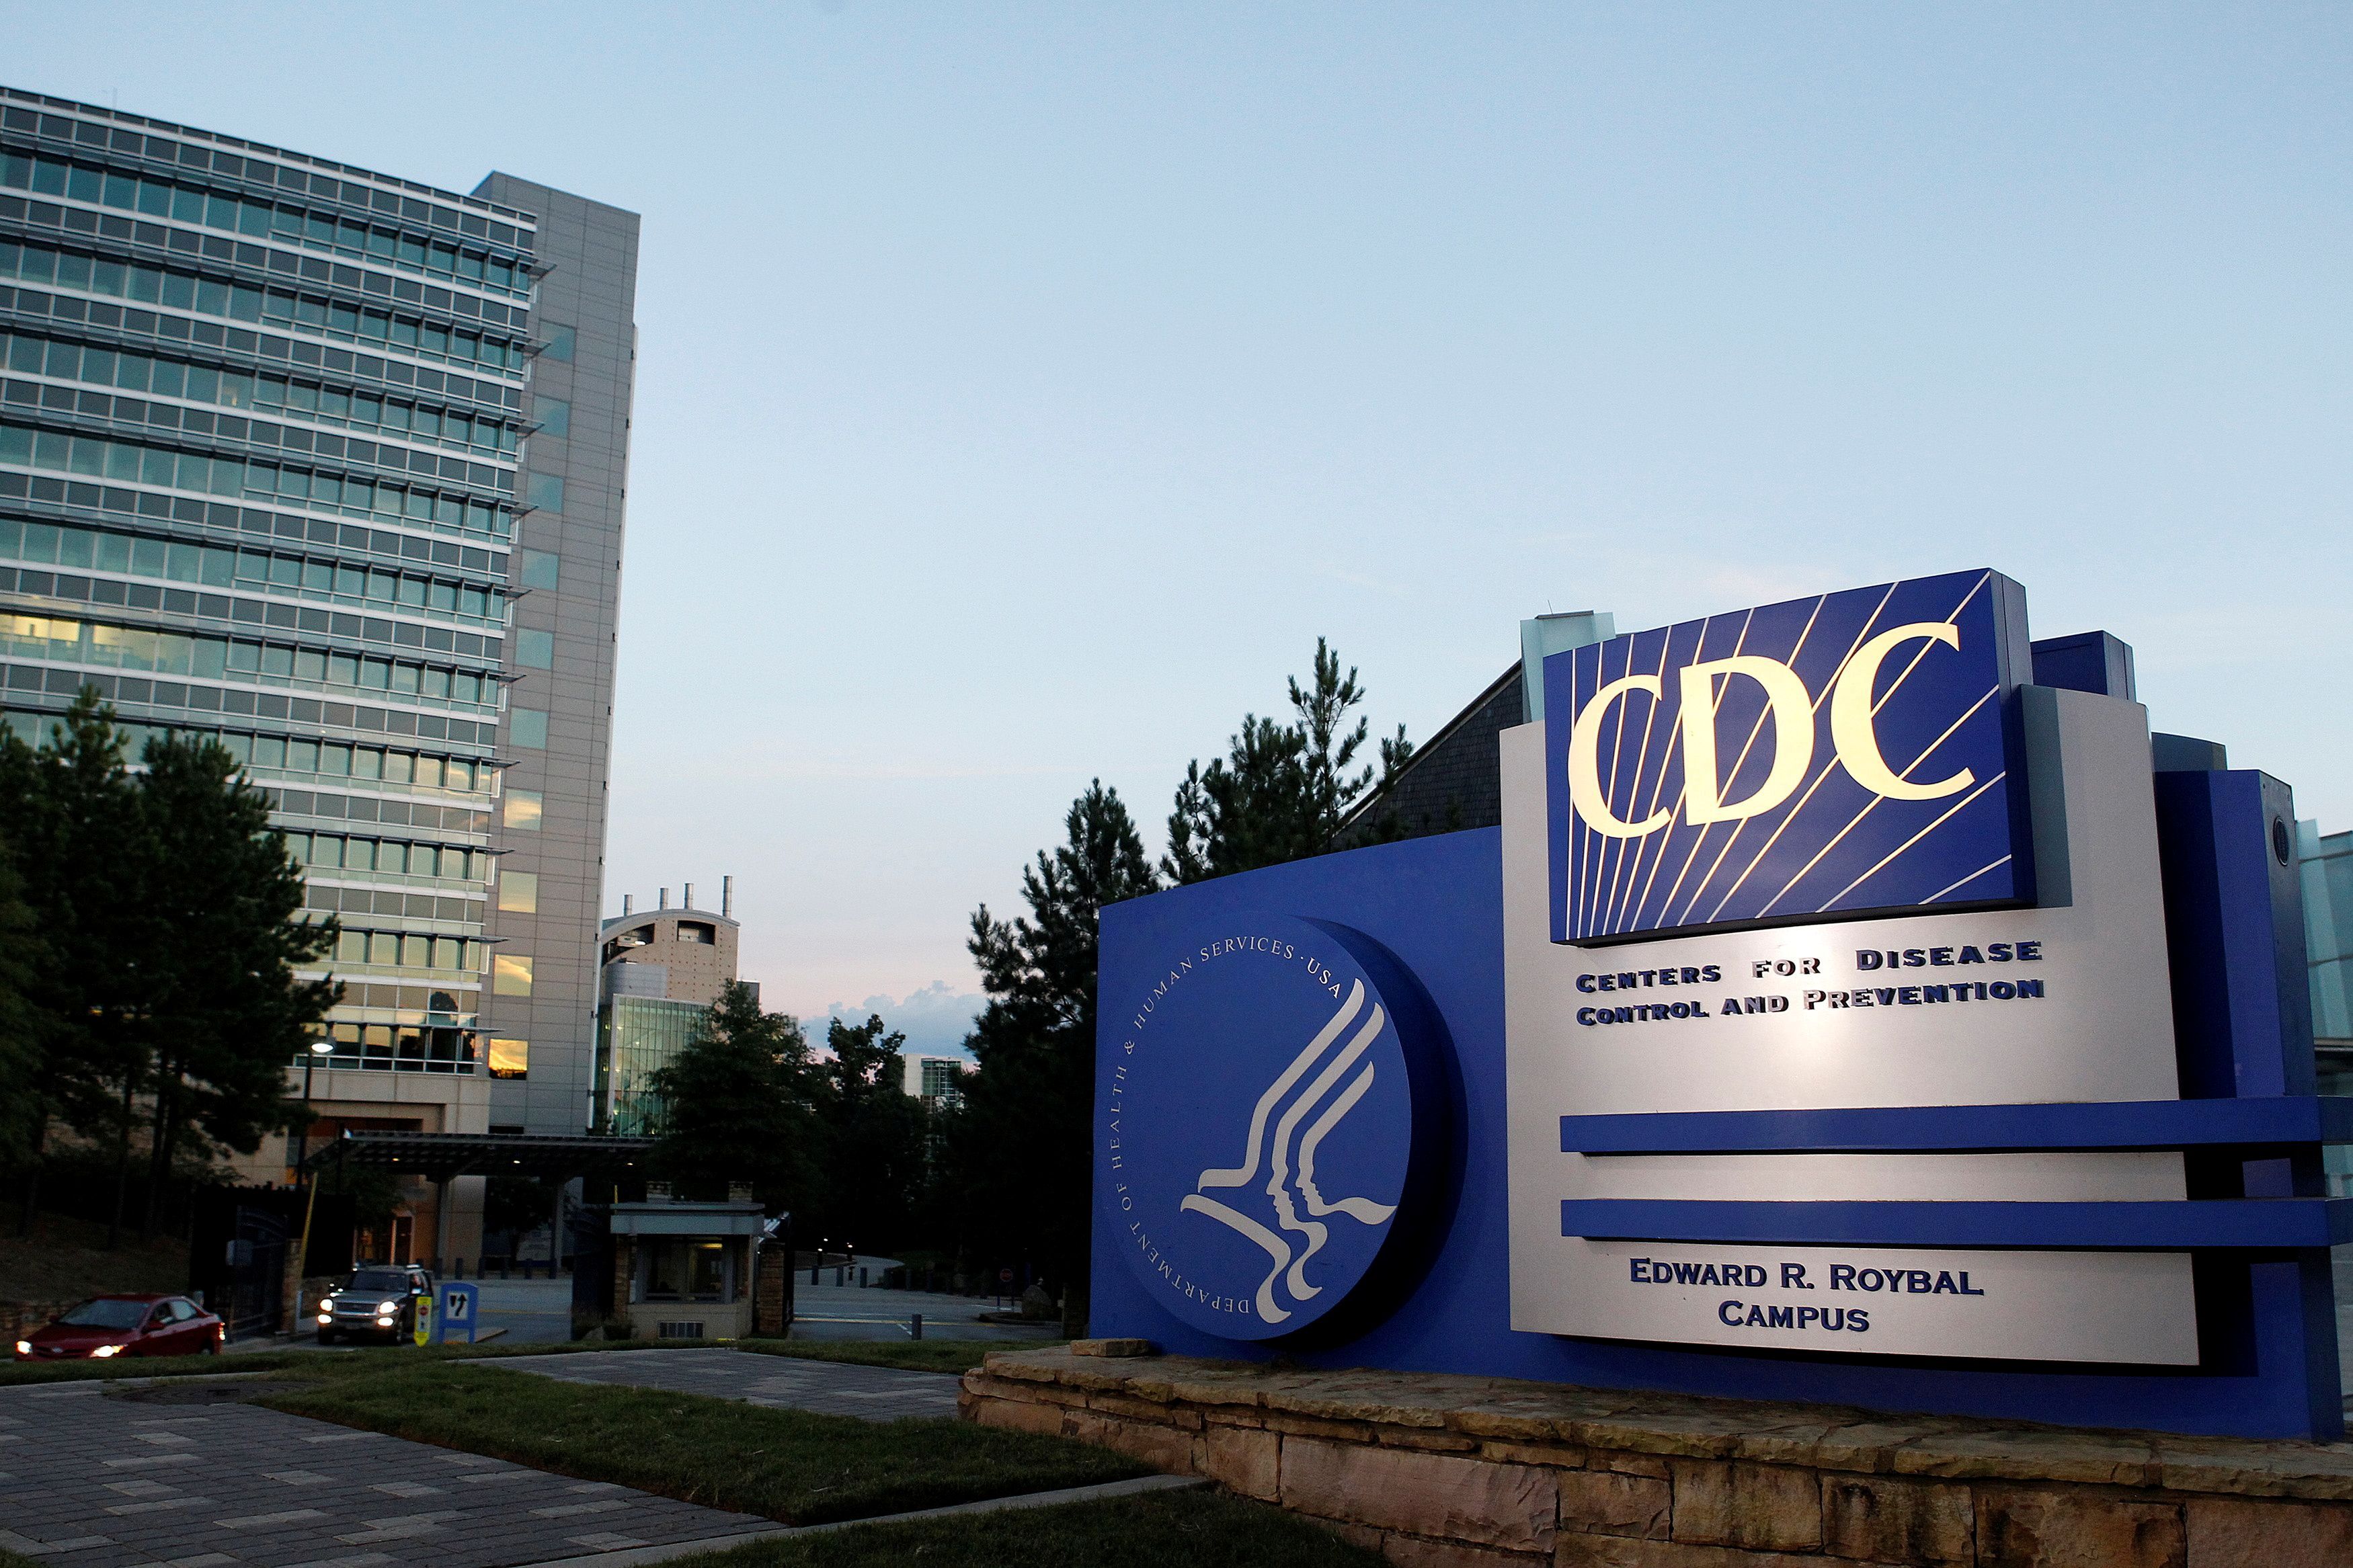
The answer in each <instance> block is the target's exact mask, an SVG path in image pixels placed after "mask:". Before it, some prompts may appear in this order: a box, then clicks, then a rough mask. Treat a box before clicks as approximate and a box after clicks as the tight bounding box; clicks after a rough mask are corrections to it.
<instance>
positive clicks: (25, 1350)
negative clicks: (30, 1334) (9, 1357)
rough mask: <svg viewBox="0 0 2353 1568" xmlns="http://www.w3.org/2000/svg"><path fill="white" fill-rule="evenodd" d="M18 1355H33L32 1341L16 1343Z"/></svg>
mask: <svg viewBox="0 0 2353 1568" xmlns="http://www.w3.org/2000/svg"><path fill="white" fill-rule="evenodd" d="M16 1353H17V1354H18V1355H31V1354H32V1353H33V1342H32V1341H30V1340H18V1341H17V1342H16Z"/></svg>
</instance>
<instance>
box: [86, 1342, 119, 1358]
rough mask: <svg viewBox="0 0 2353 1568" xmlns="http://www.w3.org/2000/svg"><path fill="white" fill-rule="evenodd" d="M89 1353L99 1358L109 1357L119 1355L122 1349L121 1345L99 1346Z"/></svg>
mask: <svg viewBox="0 0 2353 1568" xmlns="http://www.w3.org/2000/svg"><path fill="white" fill-rule="evenodd" d="M121 1353H122V1347H121V1345H100V1346H99V1347H98V1348H97V1349H96V1350H94V1351H92V1352H90V1354H92V1355H94V1356H98V1357H100V1358H103V1357H106V1356H111V1355H121Z"/></svg>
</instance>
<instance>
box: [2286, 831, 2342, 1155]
mask: <svg viewBox="0 0 2353 1568" xmlns="http://www.w3.org/2000/svg"><path fill="white" fill-rule="evenodd" d="M2296 848H2297V855H2296V871H2297V875H2298V878H2299V879H2300V880H2301V881H2302V882H2303V884H2304V947H2305V957H2306V963H2307V964H2308V965H2309V971H2308V972H2309V973H2310V974H2311V976H2312V1043H2313V1047H2314V1050H2315V1053H2316V1056H2317V1057H2318V1058H2319V1068H2320V1092H2321V1093H2323V1094H2346V1093H2353V832H2348V833H2331V834H2327V835H2326V836H2324V835H2323V834H2322V833H2321V831H2320V825H2319V824H2318V823H2316V822H2299V823H2297V824H2296ZM2323 1157H2324V1158H2325V1160H2326V1161H2327V1166H2328V1187H2329V1192H2330V1193H2331V1194H2332V1195H2334V1196H2337V1197H2343V1196H2346V1195H2348V1194H2353V1147H2347V1146H2346V1145H2343V1144H2333V1145H2331V1146H2330V1147H2328V1148H2327V1150H2325V1151H2323Z"/></svg>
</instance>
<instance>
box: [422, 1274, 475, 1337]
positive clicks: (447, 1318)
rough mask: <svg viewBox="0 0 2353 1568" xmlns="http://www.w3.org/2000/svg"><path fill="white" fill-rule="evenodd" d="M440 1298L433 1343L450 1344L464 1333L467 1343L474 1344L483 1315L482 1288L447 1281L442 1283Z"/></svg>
mask: <svg viewBox="0 0 2353 1568" xmlns="http://www.w3.org/2000/svg"><path fill="white" fill-rule="evenodd" d="M440 1297H441V1300H440V1310H439V1311H438V1313H436V1314H435V1316H434V1324H433V1342H434V1343H435V1344H437V1345H443V1344H448V1342H450V1341H452V1340H454V1339H456V1338H457V1337H458V1336H459V1334H461V1333H462V1334H464V1335H465V1336H466V1342H467V1343H468V1344H472V1343H473V1342H474V1334H475V1331H476V1328H477V1326H478V1321H479V1319H480V1315H481V1314H480V1305H481V1291H480V1288H479V1287H476V1286H472V1285H460V1284H459V1283H458V1282H457V1281H456V1280H453V1279H445V1280H443V1281H442V1282H441V1291H440Z"/></svg>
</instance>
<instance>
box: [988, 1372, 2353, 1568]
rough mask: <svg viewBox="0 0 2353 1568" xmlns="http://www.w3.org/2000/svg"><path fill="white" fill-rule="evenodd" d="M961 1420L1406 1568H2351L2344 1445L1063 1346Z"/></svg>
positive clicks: (995, 1381) (2350, 1451)
mask: <svg viewBox="0 0 2353 1568" xmlns="http://www.w3.org/2000/svg"><path fill="white" fill-rule="evenodd" d="M962 1406H963V1411H964V1414H965V1417H966V1419H969V1420H973V1421H977V1422H980V1423H982V1424H984V1425H987V1426H1005V1427H1012V1428H1016V1429H1018V1430H1022V1431H1029V1432H1043V1433H1051V1434H1056V1435H1059V1436H1068V1437H1075V1438H1079V1439H1081V1440H1082V1441H1085V1442H1091V1443H1097V1444H1101V1445H1103V1446H1104V1447H1111V1448H1115V1449H1118V1450H1119V1451H1120V1452H1122V1453H1125V1454H1129V1455H1132V1456H1134V1457H1135V1458H1139V1459H1141V1460H1143V1461H1145V1463H1147V1464H1151V1465H1154V1466H1155V1467H1157V1468H1160V1469H1162V1470H1166V1471H1167V1472H1169V1473H1171V1474H1176V1475H1190V1476H1206V1477H1208V1478H1209V1479H1213V1480H1215V1481H1217V1482H1218V1483H1219V1485H1220V1486H1222V1487H1225V1488H1227V1489H1229V1490H1231V1491H1233V1492H1236V1493H1238V1494H1240V1495H1241V1496H1243V1497H1249V1498H1257V1499H1260V1500H1264V1501H1267V1502H1271V1503H1277V1504H1280V1505H1281V1506H1282V1507H1283V1508H1285V1509H1289V1510H1293V1511H1295V1512H1298V1513H1301V1514H1303V1515H1306V1516H1309V1517H1311V1518H1314V1519H1315V1520H1318V1521H1322V1522H1324V1523H1325V1524H1327V1525H1329V1526H1330V1527H1331V1528H1333V1529H1335V1530H1336V1531H1339V1532H1340V1533H1341V1534H1343V1535H1345V1536H1346V1537H1347V1538H1348V1539H1350V1540H1353V1541H1356V1542H1359V1543H1361V1544H1363V1545H1365V1546H1367V1547H1371V1548H1373V1549H1375V1550H1377V1551H1379V1552H1383V1553H1384V1554H1386V1555H1387V1556H1388V1558H1389V1559H1390V1560H1391V1561H1393V1562H1396V1563H1403V1564H1411V1565H1416V1568H1423V1565H1427V1568H1506V1565H1520V1568H1538V1565H1546V1568H1588V1565H1590V1568H1861V1565H1863V1564H1871V1565H1874V1568H1877V1565H1884V1568H1898V1565H1901V1568H1915V1565H1919V1564H1955V1565H1961V1568H2010V1565H2013V1564H2015V1565H2019V1568H2026V1565H2030V1564H2032V1565H2042V1564H2049V1565H2052V1568H2058V1565H2061V1564H2067V1565H2075V1564H2082V1565H2084V1568H2105V1565H2106V1564H2111V1563H2113V1564H2119V1565H2124V1568H2353V1445H2347V1444H2334V1445H2328V1446H2325V1447H2324V1446H2318V1445H2313V1444H2299V1443H2253V1442H2240V1441H2234V1440H2231V1439H2224V1438H2178V1437H2169V1436H2161V1435H2154V1434H2146V1433H2116V1432H2100V1431H2077V1430H2069V1429H2063V1428H2052V1427H2035V1428H2021V1427H2003V1426H1997V1425H1995V1424H1993V1423H1989V1422H1970V1421H1963V1420H1957V1419H1950V1418H1945V1417H1929V1416H1887V1415H1872V1414H1870V1413H1868V1412H1863V1411H1856V1410H1844V1409H1836V1408H1831V1407H1825V1406H1814V1405H1765V1404H1750V1403H1746V1402H1743V1401H1733V1400H1703V1399H1687V1398H1678V1397H1672V1396H1666V1395H1657V1394H1624V1393H1618V1392H1613V1391H1609V1390H1602V1389H1587V1388H1572V1387H1564V1386H1560V1385H1556V1384H1537V1383H1519V1382H1514V1381H1511V1380H1508V1379H1500V1378H1472V1377H1449V1376H1440V1375H1436V1374H1422V1373H1378V1372H1340V1373H1329V1372H1302V1371H1295V1370H1293V1371H1276V1370H1271V1369H1268V1368H1264V1367H1257V1366H1249V1365H1244V1364H1240V1363H1227V1362H1208V1361H1197V1360H1191V1359H1187V1358H1184V1357H1176V1356H1159V1357H1149V1358H1143V1359H1134V1360H1105V1359H1103V1358H1101V1357H1097V1356H1082V1355H1073V1354H1071V1352H1066V1351H1025V1352H1012V1353H1002V1354H996V1355H991V1356H990V1357H989V1358H988V1360H987V1365H986V1366H984V1367H983V1368H981V1369H980V1370H978V1371H976V1372H972V1373H967V1374H965V1382H964V1394H963V1397H962Z"/></svg>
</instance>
